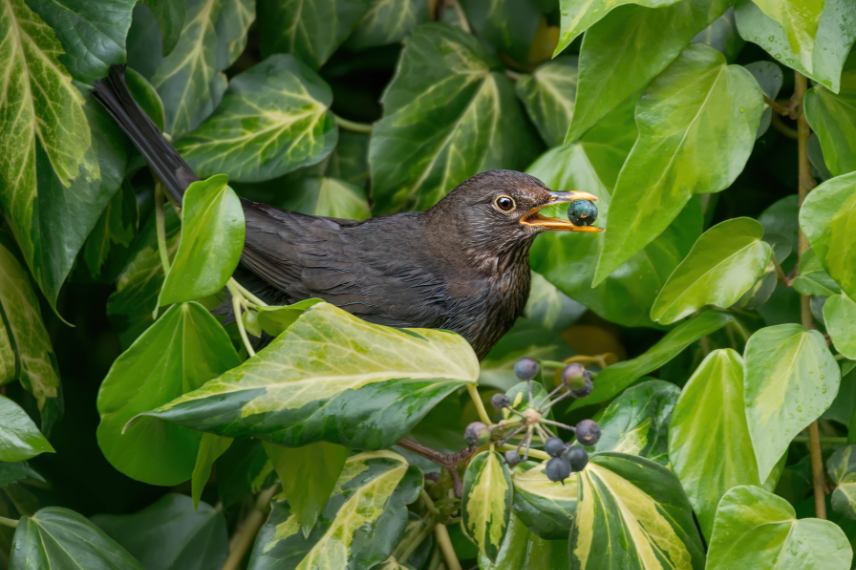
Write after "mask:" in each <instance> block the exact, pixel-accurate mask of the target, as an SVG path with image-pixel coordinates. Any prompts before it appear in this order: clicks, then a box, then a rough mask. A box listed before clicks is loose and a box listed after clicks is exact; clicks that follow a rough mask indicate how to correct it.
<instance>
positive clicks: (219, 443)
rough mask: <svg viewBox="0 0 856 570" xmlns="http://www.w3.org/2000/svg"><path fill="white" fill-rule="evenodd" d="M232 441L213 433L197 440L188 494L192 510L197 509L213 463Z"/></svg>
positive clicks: (203, 435)
mask: <svg viewBox="0 0 856 570" xmlns="http://www.w3.org/2000/svg"><path fill="white" fill-rule="evenodd" d="M233 441H234V440H233V439H232V438H230V437H220V436H219V435H214V434H213V433H203V434H202V437H201V438H200V439H199V451H197V452H196V463H195V464H194V465H193V473H191V475H190V494H191V497H192V499H193V508H194V509H198V508H199V499H200V498H202V492H203V491H204V490H205V485H206V484H207V483H208V479H209V478H210V477H211V469H212V468H213V467H214V462H215V461H217V460H218V459H219V458H220V456H221V455H223V454H224V453H226V451H228V449H229V447H230V446H231V445H232V442H233Z"/></svg>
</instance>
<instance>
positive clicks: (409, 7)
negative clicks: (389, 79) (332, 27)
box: [347, 0, 429, 50]
mask: <svg viewBox="0 0 856 570" xmlns="http://www.w3.org/2000/svg"><path fill="white" fill-rule="evenodd" d="M428 19H429V9H428V0H372V2H371V5H370V6H369V9H368V11H366V13H365V14H363V17H362V18H361V19H360V21H359V22H358V23H357V26H356V28H355V29H354V33H353V34H352V35H351V37H350V38H348V42H347V47H349V48H351V49H355V50H361V49H366V48H370V47H376V46H385V45H388V44H394V43H397V42H400V41H401V40H403V39H404V38H405V37H407V35H408V34H409V33H410V30H412V29H413V28H414V26H416V25H417V24H421V23H422V22H426V21H428Z"/></svg>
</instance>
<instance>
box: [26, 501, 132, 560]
mask: <svg viewBox="0 0 856 570" xmlns="http://www.w3.org/2000/svg"><path fill="white" fill-rule="evenodd" d="M31 568H86V569H87V570H90V569H91V570H108V569H109V570H114V569H115V570H137V569H141V568H142V566H141V565H140V563H139V562H138V561H137V560H136V559H135V558H134V557H133V556H131V555H130V554H129V553H128V551H127V550H125V549H124V548H122V547H121V546H119V544H118V543H116V542H115V541H114V540H113V539H112V538H110V537H109V536H107V535H106V534H105V533H104V531H102V530H101V529H99V528H98V527H97V526H95V525H94V524H92V523H91V522H89V520H88V519H87V518H86V517H84V516H82V515H80V514H78V513H76V512H74V511H70V510H68V509H64V508H62V507H45V508H43V509H40V510H39V511H38V512H36V514H34V515H33V516H29V517H22V518H21V520H20V521H18V527H17V528H16V529H15V536H14V538H13V543H12V554H11V557H10V559H9V570H29V569H31Z"/></svg>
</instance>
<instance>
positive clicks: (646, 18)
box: [565, 0, 731, 142]
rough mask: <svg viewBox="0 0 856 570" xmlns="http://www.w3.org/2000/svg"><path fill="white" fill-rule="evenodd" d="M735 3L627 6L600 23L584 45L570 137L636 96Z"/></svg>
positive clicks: (698, 0) (697, 0)
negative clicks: (701, 32) (654, 6)
mask: <svg viewBox="0 0 856 570" xmlns="http://www.w3.org/2000/svg"><path fill="white" fill-rule="evenodd" d="M730 5H731V2H730V1H729V0H686V1H683V2H678V3H676V4H674V5H671V6H665V7H662V8H656V9H652V8H645V7H643V6H622V7H620V8H618V9H616V10H615V11H614V12H612V13H611V14H609V16H607V17H606V18H604V19H603V20H602V21H600V22H599V23H597V24H595V25H594V26H593V27H592V28H591V29H590V30H589V31H588V33H587V34H586V35H585V37H584V38H583V43H582V47H581V48H580V70H579V80H578V83H577V98H576V105H575V107H574V118H573V121H571V126H570V128H569V129H568V134H567V138H566V139H565V140H566V141H567V142H572V141H575V140H577V139H578V138H579V137H580V136H581V135H582V134H583V133H585V132H586V131H587V130H588V129H590V128H591V127H593V126H594V125H596V124H597V123H598V121H600V119H601V118H603V117H604V116H606V115H607V114H608V113H609V112H610V111H611V110H612V109H615V108H616V107H618V106H619V105H621V103H623V102H624V101H626V100H628V99H630V98H635V97H633V96H634V95H637V94H638V93H639V92H640V91H642V90H643V89H644V88H645V86H646V85H648V84H649V83H650V82H651V80H652V79H654V78H655V77H657V76H658V75H660V73H661V72H662V71H663V70H664V69H666V68H667V67H668V66H669V64H670V63H672V62H673V61H674V60H675V58H677V57H678V56H679V55H680V54H681V51H682V50H683V49H684V47H685V46H686V45H687V44H689V43H690V41H691V40H692V39H693V37H695V35H696V34H697V33H699V32H700V31H701V30H703V29H704V28H706V27H707V26H708V25H709V24H710V23H711V22H713V21H714V20H716V19H717V18H718V17H719V16H721V15H722V14H723V13H724V12H725V10H726V9H727V8H728V7H729V6H730ZM663 30H669V33H663Z"/></svg>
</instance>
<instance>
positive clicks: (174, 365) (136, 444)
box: [96, 303, 240, 485]
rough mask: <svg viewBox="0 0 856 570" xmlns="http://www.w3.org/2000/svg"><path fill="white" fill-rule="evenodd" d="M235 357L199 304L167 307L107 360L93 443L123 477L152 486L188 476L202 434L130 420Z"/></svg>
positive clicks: (227, 365) (195, 384) (198, 383)
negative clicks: (164, 311) (94, 442)
mask: <svg viewBox="0 0 856 570" xmlns="http://www.w3.org/2000/svg"><path fill="white" fill-rule="evenodd" d="M239 362H240V359H239V358H238V354H237V353H236V352H235V349H234V347H233V346H232V343H231V341H230V340H229V337H228V335H227V334H226V331H224V330H223V327H222V326H221V325H220V323H219V322H217V320H216V319H215V318H214V317H213V316H211V314H210V313H209V312H208V311H206V310H205V309H204V308H203V307H202V306H201V305H199V304H197V303H186V304H182V305H175V306H173V307H170V308H169V310H167V311H166V313H164V315H163V316H162V317H160V318H159V319H158V320H157V321H155V323H154V324H153V325H152V326H151V327H149V328H148V329H147V330H146V332H144V333H143V334H142V335H140V337H139V338H138V339H137V340H136V341H134V343H133V344H132V345H131V347H130V348H129V349H128V350H126V351H125V352H123V353H122V354H121V355H120V356H119V358H117V359H116V361H115V362H114V363H113V366H112V367H111V368H110V371H109V372H108V373H107V377H106V378H105V379H104V382H102V384H101V388H100V390H99V392H98V402H97V405H98V413H99V414H100V415H101V423H100V424H99V425H98V430H97V432H96V435H97V437H98V445H99V447H100V448H101V451H102V452H103V453H104V456H105V457H106V458H107V459H108V460H109V461H110V463H111V464H112V465H113V466H114V467H115V468H116V469H118V470H119V471H121V472H122V473H125V474H126V475H128V476H129V477H133V478H134V479H137V480H140V481H144V482H147V483H150V484H153V485H176V484H178V483H181V482H183V481H186V480H187V479H189V478H190V476H191V474H192V472H193V468H194V462H195V459H196V453H197V449H198V447H199V438H200V435H201V434H199V433H197V432H194V431H192V430H188V429H185V428H183V427H179V426H175V425H171V424H167V423H162V422H154V421H150V420H147V421H142V422H138V423H134V424H133V425H128V426H126V424H127V423H128V420H130V419H131V418H132V417H134V416H136V415H137V414H139V413H140V412H144V411H147V410H150V409H152V408H155V407H157V406H159V405H161V404H163V403H165V402H168V401H170V400H172V399H173V398H175V397H177V396H180V395H181V394H184V393H185V392H188V391H190V390H193V389H194V388H197V387H199V386H201V385H202V383H203V382H205V381H206V380H208V379H210V378H213V377H214V376H217V375H218V374H220V373H223V372H225V371H226V370H229V369H230V368H232V367H233V366H236V365H237V364H238V363H239Z"/></svg>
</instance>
